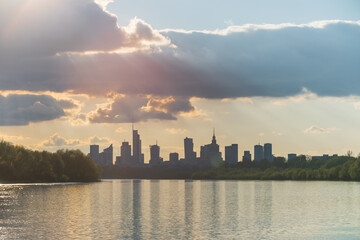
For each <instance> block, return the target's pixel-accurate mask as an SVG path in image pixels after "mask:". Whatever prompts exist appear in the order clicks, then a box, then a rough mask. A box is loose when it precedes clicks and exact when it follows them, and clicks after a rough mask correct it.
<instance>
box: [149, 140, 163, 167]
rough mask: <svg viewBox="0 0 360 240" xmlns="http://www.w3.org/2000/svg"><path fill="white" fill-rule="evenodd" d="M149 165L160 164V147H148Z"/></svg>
mask: <svg viewBox="0 0 360 240" xmlns="http://www.w3.org/2000/svg"><path fill="white" fill-rule="evenodd" d="M149 163H150V165H159V164H160V163H162V158H161V157H160V146H158V145H157V143H156V145H150V162H149Z"/></svg>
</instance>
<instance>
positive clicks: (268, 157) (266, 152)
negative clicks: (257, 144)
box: [264, 143, 273, 162]
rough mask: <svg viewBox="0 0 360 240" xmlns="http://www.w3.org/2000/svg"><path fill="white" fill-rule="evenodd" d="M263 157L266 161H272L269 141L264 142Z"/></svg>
mask: <svg viewBox="0 0 360 240" xmlns="http://www.w3.org/2000/svg"><path fill="white" fill-rule="evenodd" d="M264 158H265V159H266V161H268V162H273V155H272V145H271V143H265V144H264Z"/></svg>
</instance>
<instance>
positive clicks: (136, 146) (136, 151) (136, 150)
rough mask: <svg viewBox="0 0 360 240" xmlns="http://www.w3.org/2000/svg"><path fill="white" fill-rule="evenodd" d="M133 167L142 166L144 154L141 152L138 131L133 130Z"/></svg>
mask: <svg viewBox="0 0 360 240" xmlns="http://www.w3.org/2000/svg"><path fill="white" fill-rule="evenodd" d="M132 161H133V163H134V165H142V164H144V154H142V152H141V139H140V135H139V133H138V130H134V129H133V156H132Z"/></svg>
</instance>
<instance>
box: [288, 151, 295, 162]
mask: <svg viewBox="0 0 360 240" xmlns="http://www.w3.org/2000/svg"><path fill="white" fill-rule="evenodd" d="M295 159H296V153H289V154H288V162H291V161H293V160H295Z"/></svg>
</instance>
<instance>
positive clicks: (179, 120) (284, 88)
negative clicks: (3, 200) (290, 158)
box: [0, 0, 360, 162]
mask: <svg viewBox="0 0 360 240" xmlns="http://www.w3.org/2000/svg"><path fill="white" fill-rule="evenodd" d="M359 66H360V3H359V1H355V0H354V1H350V0H348V1H346V0H337V1H335V0H327V1H322V0H319V1H303V0H302V1H297V0H296V1H285V0H276V1H265V0H255V1H230V0H226V1H217V0H214V1H205V0H197V1H190V0H182V1H179V0H174V1H165V0H152V1H149V0H137V1H134V0H131V1H130V0H114V1H109V0H96V1H92V0H78V1H71V0H52V1H47V0H25V1H24V0H0V137H2V138H3V139H4V140H7V141H10V142H12V143H14V144H20V145H24V146H26V147H28V148H31V149H37V150H48V151H56V150H57V149H63V148H69V149H81V150H82V151H83V152H84V153H88V152H89V145H90V144H99V145H100V148H101V149H102V148H105V147H107V146H108V145H110V144H113V145H114V150H115V151H114V155H118V154H119V148H120V145H121V142H122V141H130V142H131V141H132V139H131V123H135V128H136V129H138V130H139V133H140V135H141V139H142V143H143V152H144V153H145V162H147V161H148V159H149V147H148V146H149V145H152V144H155V142H156V141H158V143H159V145H160V147H161V156H162V157H163V158H164V160H168V154H169V153H170V152H179V153H180V157H183V155H184V153H183V139H184V138H185V137H190V138H193V139H194V144H195V151H197V152H198V153H199V148H200V146H201V145H204V144H208V143H209V142H210V141H211V137H212V130H213V128H215V130H216V136H217V140H218V143H219V145H220V148H221V150H222V151H223V150H224V147H225V146H226V145H230V144H233V143H237V144H239V153H240V154H239V155H240V158H241V156H242V152H243V151H244V150H251V151H252V152H253V146H254V145H255V144H258V143H260V144H263V143H266V142H271V143H272V144H273V153H274V154H275V155H276V156H286V155H287V154H288V153H297V154H309V155H322V154H335V153H337V154H345V153H346V152H347V151H348V150H352V151H353V152H354V154H356V155H357V154H358V153H359V152H360V141H359V139H358V136H357V133H358V132H359V131H360V124H359V122H360V67H359Z"/></svg>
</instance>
